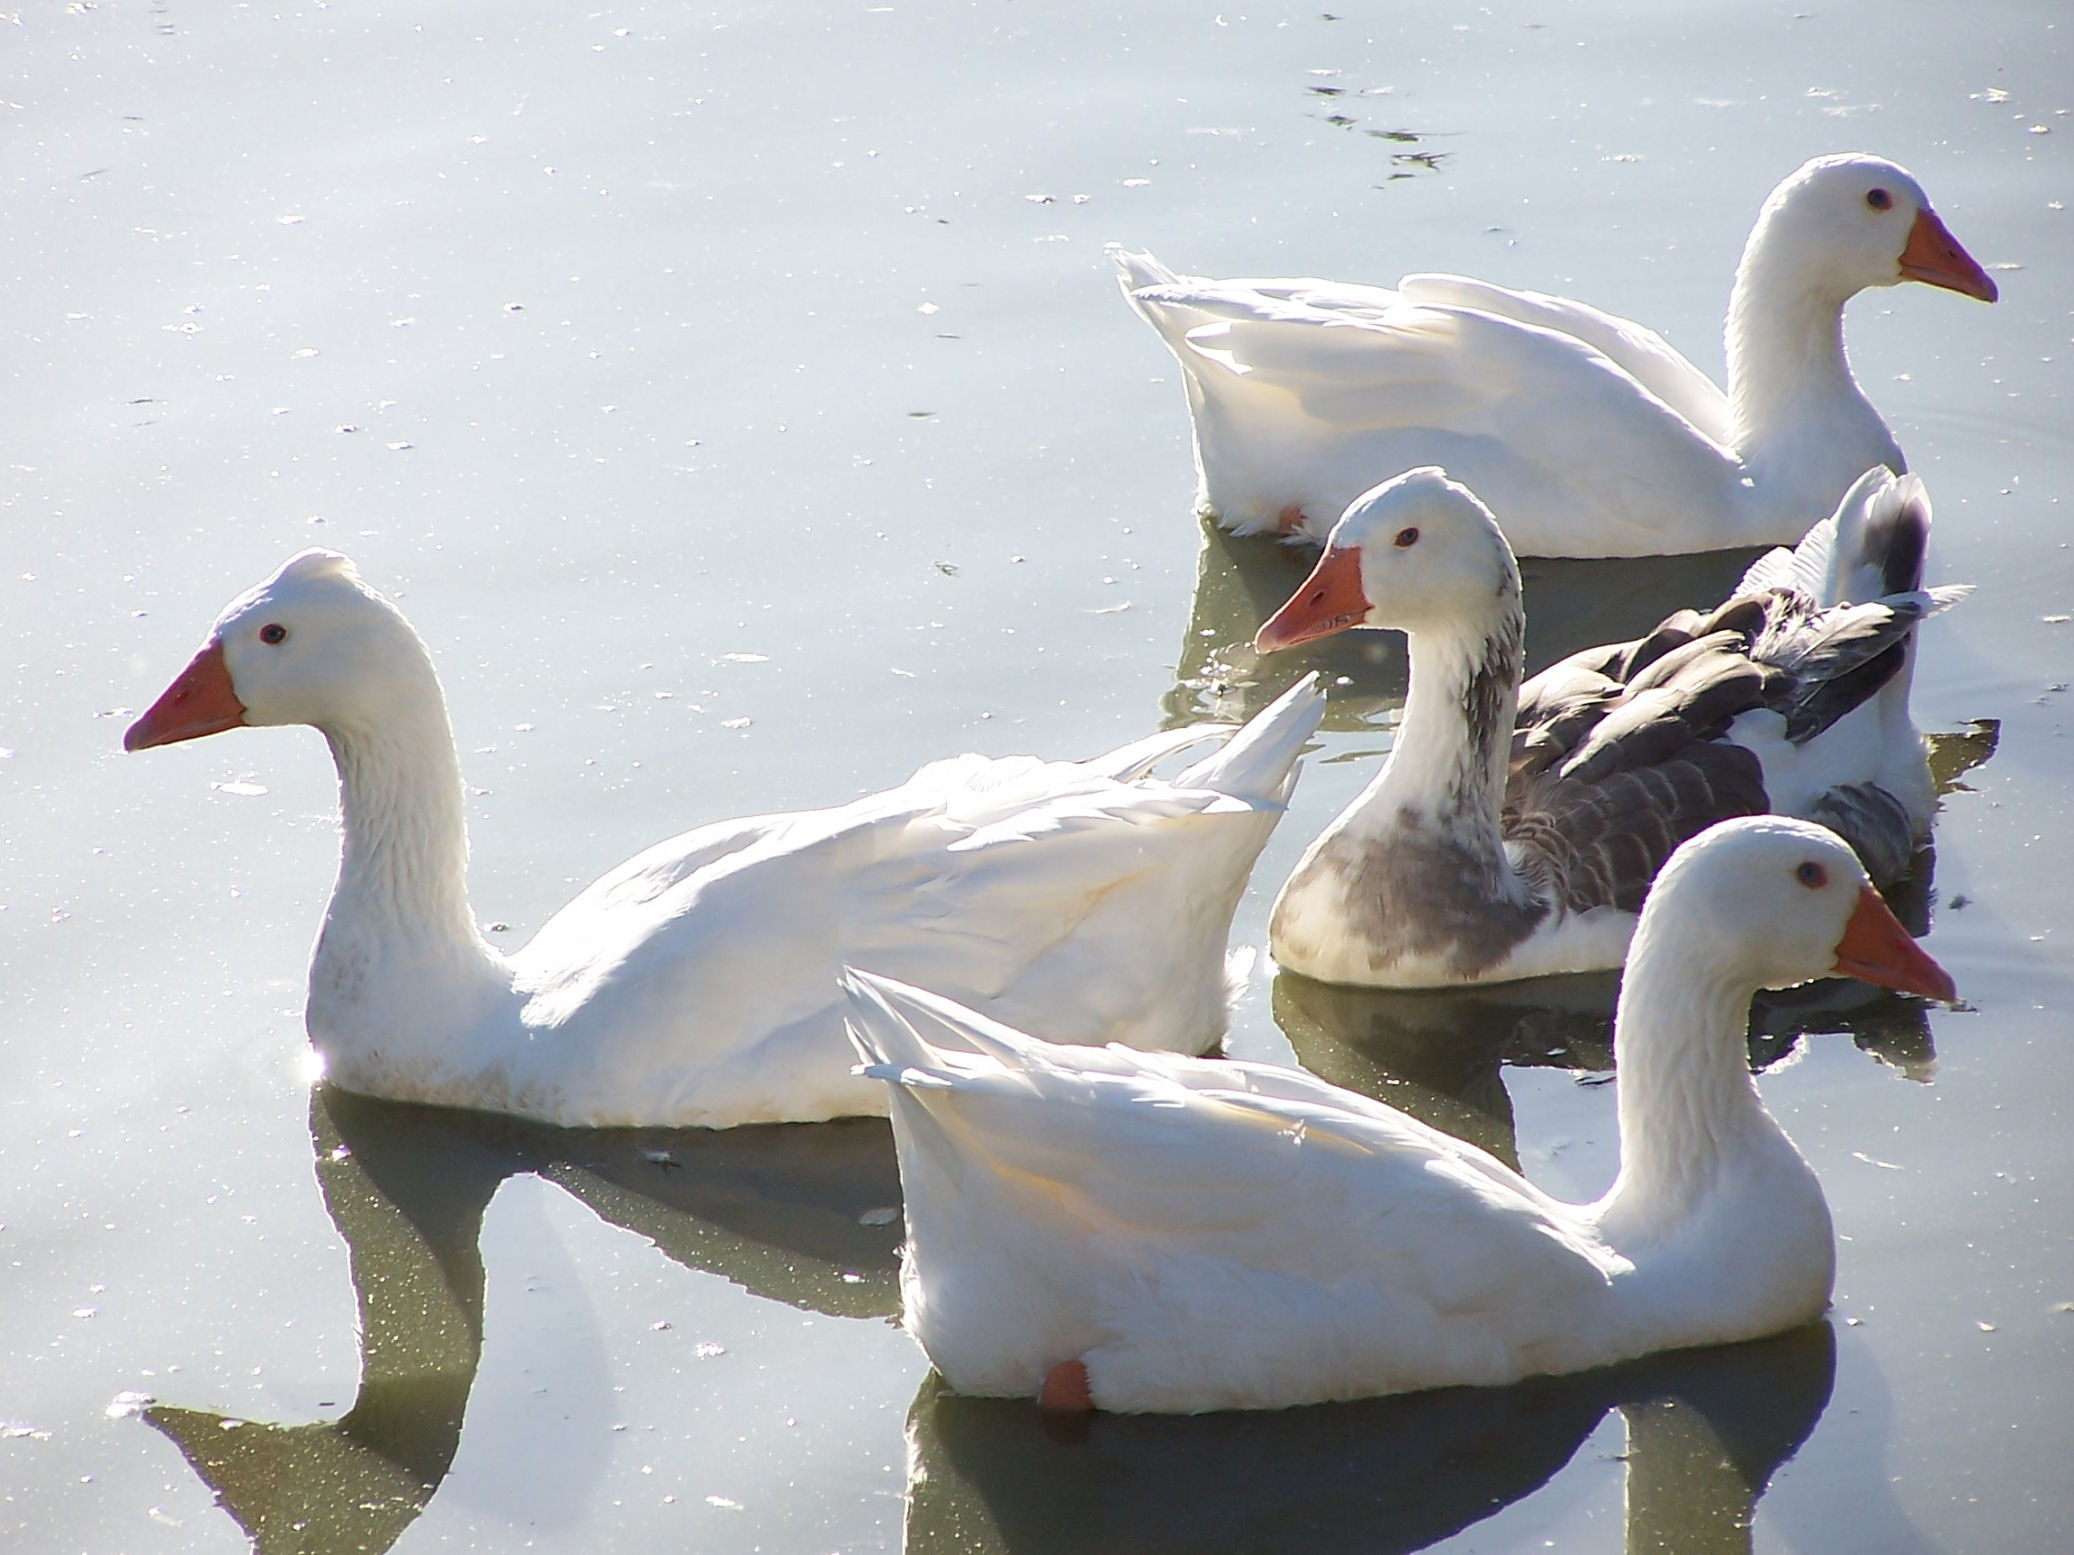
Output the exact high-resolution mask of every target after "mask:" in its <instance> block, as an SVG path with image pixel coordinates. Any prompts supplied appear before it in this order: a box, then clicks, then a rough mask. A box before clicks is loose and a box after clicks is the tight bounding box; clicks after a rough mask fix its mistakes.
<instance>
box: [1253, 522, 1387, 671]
mask: <svg viewBox="0 0 2074 1555" xmlns="http://www.w3.org/2000/svg"><path fill="white" fill-rule="evenodd" d="M1367 615H1368V595H1367V594H1366V593H1364V592H1363V591H1362V588H1361V551H1360V548H1359V547H1358V546H1356V547H1349V548H1347V549H1344V550H1342V549H1339V548H1338V547H1333V546H1328V547H1327V548H1326V551H1325V554H1324V555H1323V556H1321V557H1319V558H1318V565H1317V566H1316V567H1314V568H1312V569H1311V575H1310V576H1309V577H1308V578H1306V579H1304V581H1303V587H1302V588H1300V589H1298V590H1297V591H1296V592H1295V593H1294V594H1292V595H1290V596H1289V600H1288V603H1286V604H1285V605H1283V606H1282V608H1281V609H1280V610H1277V611H1276V612H1275V613H1274V614H1273V615H1271V616H1269V617H1268V618H1267V620H1266V621H1265V622H1264V623H1262V625H1261V628H1260V630H1259V631H1257V632H1255V633H1254V634H1253V648H1254V651H1255V652H1256V653H1273V652H1274V651H1275V650H1276V649H1278V648H1294V647H1295V646H1296V645H1297V644H1298V643H1307V642H1312V641H1314V640H1316V639H1317V638H1320V637H1330V636H1331V635H1332V634H1333V633H1334V632H1340V631H1345V630H1346V629H1347V628H1348V627H1350V626H1359V625H1360V624H1361V622H1362V620H1363V619H1364V618H1365V617H1366V616H1367Z"/></svg>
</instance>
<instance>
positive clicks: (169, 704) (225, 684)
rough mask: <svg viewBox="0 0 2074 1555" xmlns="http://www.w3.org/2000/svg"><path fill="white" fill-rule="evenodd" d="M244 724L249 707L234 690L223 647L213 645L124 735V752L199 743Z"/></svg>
mask: <svg viewBox="0 0 2074 1555" xmlns="http://www.w3.org/2000/svg"><path fill="white" fill-rule="evenodd" d="M244 721H245V704H244V703H242V702H240V701H239V700H238V694H237V692H235V691H233V690H232V689H231V684H230V669H229V667H228V666H226V665H225V664H224V662H223V644H222V643H221V642H212V643H210V644H209V646H208V647H206V648H204V649H203V650H202V651H201V652H200V653H198V654H196V655H195V656H194V662H193V663H191V664H189V665H188V666H187V668H186V669H184V670H182V671H181V672H180V674H179V677H178V678H177V679H175V680H174V682H173V683H172V684H171V685H170V686H168V687H166V689H165V691H164V693H163V694H162V695H160V697H159V699H158V700H157V701H156V702H154V703H152V704H151V706H150V707H148V708H146V709H145V711H144V716H143V717H142V718H139V719H138V720H137V721H136V722H135V723H133V724H131V725H130V727H129V728H128V730H127V731H125V732H124V734H123V737H122V748H123V749H124V750H126V751H141V750H149V749H151V747H152V746H154V745H172V744H174V743H176V742H178V741H180V740H198V739H200V738H201V737H202V736H203V735H205V734H221V733H222V732H223V731H224V730H225V729H235V728H237V727H238V725H240V724H242V723H243V722H244Z"/></svg>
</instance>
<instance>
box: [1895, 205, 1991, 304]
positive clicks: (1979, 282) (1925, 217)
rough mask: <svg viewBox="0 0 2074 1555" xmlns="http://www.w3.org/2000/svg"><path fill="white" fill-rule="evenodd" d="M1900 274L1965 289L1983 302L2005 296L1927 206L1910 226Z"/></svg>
mask: <svg viewBox="0 0 2074 1555" xmlns="http://www.w3.org/2000/svg"><path fill="white" fill-rule="evenodd" d="M1901 274H1902V275H1903V277H1905V278H1906V279H1908V280H1911V281H1922V282H1924V283H1925V284H1926V285H1930V286H1942V287H1944V288H1945V289H1946V290H1948V291H1955V292H1964V293H1965V294H1966V295H1967V296H1968V297H1978V298H1979V299H1980V300H1981V301H1982V302H1993V301H1994V300H1995V299H1996V298H1997V297H1999V296H2001V295H2002V294H2001V293H2000V292H1999V291H1997V290H1996V288H1995V283H1994V282H1993V281H1992V280H1991V279H1989V277H1988V273H1987V271H1985V270H1983V269H1981V267H1980V266H1979V265H1978V264H1976V263H1975V262H1974V259H1973V256H1972V255H1971V254H1969V253H1967V252H1966V250H1965V249H1963V248H1961V247H1960V246H1959V240H1958V239H1957V238H1955V237H1953V236H1952V235H1951V233H1950V232H1949V231H1947V230H1946V228H1945V225H1944V223H1943V222H1941V221H1939V220H1938V219H1937V212H1935V211H1933V210H1931V209H1930V207H1929V206H1927V205H1926V206H1924V207H1923V208H1922V209H1921V210H1919V211H1917V212H1916V224H1915V225H1914V226H1913V227H1910V228H1909V229H1908V244H1907V246H1906V247H1904V248H1903V249H1902V250H1901Z"/></svg>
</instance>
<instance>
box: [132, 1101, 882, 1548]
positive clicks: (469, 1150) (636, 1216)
mask: <svg viewBox="0 0 2074 1555" xmlns="http://www.w3.org/2000/svg"><path fill="white" fill-rule="evenodd" d="M310 1139H311V1144H312V1145H313V1147H314V1149H315V1153H316V1166H317V1180H318V1184H319V1186H320V1188H321V1189H322V1191H323V1195H324V1205H325V1208H326V1209H327V1210H328V1211H329V1212H330V1215H331V1218H332V1221H333V1223H334V1224H335V1225H336V1226H337V1227H338V1231H339V1235H340V1236H341V1237H342V1238H343V1239H344V1241H345V1243H346V1248H347V1251H348V1254H349V1256H350V1259H351V1264H352V1271H353V1286H354V1290H355V1293H356V1295H357V1297H358V1300H359V1309H360V1344H361V1377H360V1391H359V1396H358V1397H357V1398H356V1399H355V1400H354V1402H353V1407H352V1408H351V1409H350V1410H349V1411H347V1413H346V1414H345V1415H344V1416H342V1417H340V1418H339V1419H336V1420H319V1421H313V1422H311V1423H308V1424H304V1425H273V1424H266V1423H263V1422H259V1421H251V1420H243V1419H239V1418H237V1417H226V1416H224V1415H222V1414H218V1413H215V1412H213V1411H209V1410H203V1409H185V1408H180V1407H177V1406H174V1405H170V1404H155V1405H153V1406H151V1407H150V1408H148V1409H146V1410H145V1411H144V1416H145V1418H146V1419H147V1420H148V1421H149V1422H150V1423H151V1424H152V1425H153V1426H155V1427H156V1428H157V1429H158V1430H159V1431H161V1432H162V1433H164V1434H165V1435H166V1436H167V1437H168V1438H169V1439H170V1440H171V1441H172V1442H173V1443H174V1445H175V1446H177V1447H178V1448H179V1449H180V1451H181V1453H182V1454H183V1455H184V1456H185V1457H186V1459H187V1461H188V1462H189V1463H190V1464H191V1465H193V1467H194V1470H195V1472H196V1473H197V1474H199V1475H200V1476H201V1478H202V1480H203V1481H204V1482H205V1483H206V1484H208V1486H209V1487H210V1489H211V1490H213V1491H214V1492H215V1493H216V1495H217V1498H218V1500H219V1501H220V1502H221V1504H222V1506H223V1508H224V1510H225V1511H227V1512H228V1513H229V1514H230V1515H231V1517H232V1518H233V1519H235V1520H236V1522H237V1523H238V1525H239V1526H240V1527H241V1528H243V1529H244V1530H245V1532H246V1534H247V1535H248V1536H249V1537H250V1538H251V1540H252V1543H253V1547H254V1549H256V1550H258V1551H260V1552H261V1555H272V1552H279V1551H287V1550H294V1551H296V1552H298V1555H333V1552H339V1555H343V1552H346V1551H355V1552H360V1551H377V1552H378V1551H381V1550H386V1549H388V1548H389V1547H390V1546H392V1545H393V1544H394V1543H395V1542H396V1540H397V1539H398V1538H399V1537H401V1536H402V1534H403V1532H404V1530H405V1529H406V1528H408V1527H409V1526H410V1524H411V1523H412V1522H413V1521H414V1520H415V1519H416V1518H417V1516H418V1514H419V1513H420V1512H422V1511H423V1510H424V1509H425V1507H426V1505H427V1504H428V1503H429V1502H430V1501H431V1499H432V1494H433V1492H434V1491H435V1490H436V1489H437V1488H438V1487H439V1484H440V1482H441V1480H443V1479H444V1478H445V1477H446V1473H447V1470H448V1469H449V1468H450V1467H451V1466H452V1463H453V1461H454V1454H455V1452H456V1450H457V1449H458V1448H459V1446H460V1441H461V1426H462V1421H463V1418H464V1417H465V1415H466V1413H467V1409H468V1396H469V1393H470V1391H471V1389H472V1388H473V1387H474V1385H475V1377H476V1368H477V1365H478V1363H479V1361H480V1359H481V1355H482V1340H483V1283H484V1281H483V1262H482V1256H481V1253H480V1252H479V1250H478V1245H477V1244H478V1240H479V1238H480V1236H481V1233H482V1223H483V1212H484V1210H485V1209H486V1208H487V1207H488V1205H489V1202H490V1199H491V1196H492V1195H493V1194H495V1192H496V1191H497V1188H498V1186H499V1185H500V1184H501V1183H503V1182H504V1180H505V1179H506V1178H508V1177H512V1176H514V1175H518V1174H521V1173H532V1174H535V1175H538V1176H541V1177H544V1178H547V1179H548V1180H550V1181H552V1182H555V1183H557V1184H558V1185H560V1186H561V1187H563V1188H565V1189H567V1190H568V1191H569V1192H570V1193H571V1194H573V1195H574V1196H575V1197H577V1198H578V1199H581V1200H582V1201H583V1202H584V1203H585V1204H587V1205H589V1206H590V1208H591V1209H593V1210H594V1211H596V1213H597V1214H598V1215H599V1216H600V1217H601V1218H602V1219H604V1220H607V1221H609V1222H611V1223H613V1224H614V1225H618V1226H623V1227H625V1228H626V1229H628V1230H630V1231H634V1232H637V1233H639V1234H640V1235H642V1236H645V1237H647V1238H648V1239H649V1240H651V1241H653V1242H654V1243H655V1244H656V1245H657V1246H658V1247H659V1248H661V1249H662V1251H663V1252H664V1253H665V1254H667V1255H668V1256H669V1257H671V1258H673V1259H675V1260H676V1261H677V1262H679V1263H681V1264H684V1265H685V1266H686V1267H688V1268H693V1269H700V1270H705V1271H708V1272H711V1273H715V1274H719V1275H722V1276H724V1277H725V1278H727V1279H729V1280H731V1281H733V1282H734V1283H735V1284H737V1285H740V1286H742V1287H743V1288H744V1289H746V1290H748V1291H750V1292H751V1293H753V1294H755V1295H759V1296H764V1297H767V1298H769V1299H771V1300H773V1301H780V1302H784V1303H785V1304H787V1305H789V1306H793V1307H799V1308H802V1309H805V1310H808V1311H814V1312H824V1313H828V1314H830V1315H831V1316H838V1317H872V1316H891V1315H892V1314H894V1313H895V1312H897V1311H898V1310H899V1305H900V1294H899V1289H898V1266H899V1259H898V1253H897V1246H898V1243H899V1239H900V1233H901V1226H900V1214H899V1205H900V1179H899V1172H898V1168H897V1167H896V1165H895V1162H894V1157H893V1136H892V1131H891V1130H890V1129H889V1128H888V1127H887V1125H886V1123H885V1122H884V1121H883V1120H882V1119H877V1118H854V1119H845V1120H842V1121H839V1122H835V1123H820V1124H774V1125H764V1126H760V1127H749V1128H738V1129H729V1130H726V1131H723V1132H717V1133H716V1132H711V1131H707V1130H703V1129H601V1130H581V1131H578V1130H564V1129H554V1128H547V1127H543V1126H540V1125H537V1124H529V1123H524V1122H520V1121H518V1120H516V1119H511V1118H504V1117H498V1116H493V1115H490V1114H486V1113H472V1112H451V1111H446V1110H444V1109H440V1108H430V1107H417V1106H411V1105H407V1104H404V1103H398V1102H386V1101H377V1100H374V1099H372V1098H369V1097H363V1096H355V1095H353V1094H351V1093H350V1092H346V1091H340V1090H335V1089H332V1088H330V1087H325V1086H320V1087H318V1088H317V1089H316V1090H314V1091H313V1092H312V1093H311V1098H310Z"/></svg>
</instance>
